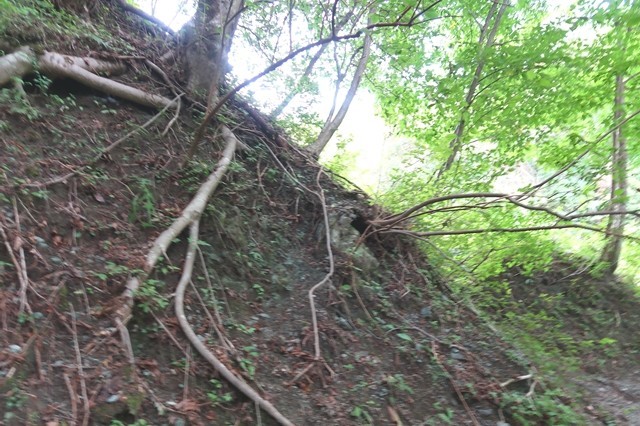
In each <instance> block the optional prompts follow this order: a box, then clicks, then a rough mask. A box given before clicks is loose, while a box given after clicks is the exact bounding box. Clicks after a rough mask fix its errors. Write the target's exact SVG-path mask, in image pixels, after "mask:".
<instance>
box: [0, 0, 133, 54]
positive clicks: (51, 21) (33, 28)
mask: <svg viewBox="0 0 640 426" xmlns="http://www.w3.org/2000/svg"><path fill="white" fill-rule="evenodd" d="M0 39H4V40H11V43H15V44H16V46H15V47H17V45H20V44H24V43H30V44H34V43H43V44H45V45H46V44H47V43H50V42H52V41H56V40H60V39H65V40H66V42H70V41H71V40H78V41H80V42H81V43H83V44H85V45H87V46H90V47H92V48H96V49H108V50H112V51H120V52H122V53H125V52H130V51H131V50H133V48H132V47H131V46H130V45H128V44H127V43H126V42H125V41H123V40H122V39H118V38H114V37H113V36H112V35H111V34H110V32H109V31H107V30H106V29H105V28H103V27H102V26H101V25H100V24H99V23H98V22H95V21H87V22H85V21H83V20H81V19H79V18H78V17H77V16H76V15H74V14H70V13H67V12H66V11H65V10H64V9H63V8H58V7H56V6H55V5H54V4H53V2H51V1H49V0H0Z"/></svg>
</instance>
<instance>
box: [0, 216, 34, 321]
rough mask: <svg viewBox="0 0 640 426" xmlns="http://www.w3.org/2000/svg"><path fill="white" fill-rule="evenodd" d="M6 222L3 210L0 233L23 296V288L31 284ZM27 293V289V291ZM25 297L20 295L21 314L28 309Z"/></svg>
mask: <svg viewBox="0 0 640 426" xmlns="http://www.w3.org/2000/svg"><path fill="white" fill-rule="evenodd" d="M6 226H7V225H6V222H5V219H4V215H3V214H2V212H1V211H0V235H2V239H3V241H4V245H5V247H6V249H7V253H9V257H10V258H11V262H12V263H13V267H14V268H16V274H17V276H18V282H19V283H20V295H21V296H22V289H23V288H27V287H28V286H29V281H28V279H27V280H25V278H24V277H25V275H26V274H23V272H22V266H20V265H21V264H20V262H19V261H18V258H16V255H15V253H14V251H13V248H12V247H11V243H10V242H9V237H8V236H7V233H6V232H5V227H6ZM25 293H26V291H25ZM22 301H23V298H22V297H20V311H19V314H18V315H20V314H22V313H23V312H24V309H25V307H27V309H28V305H27V302H26V297H25V298H24V302H25V303H24V304H23V303H22Z"/></svg>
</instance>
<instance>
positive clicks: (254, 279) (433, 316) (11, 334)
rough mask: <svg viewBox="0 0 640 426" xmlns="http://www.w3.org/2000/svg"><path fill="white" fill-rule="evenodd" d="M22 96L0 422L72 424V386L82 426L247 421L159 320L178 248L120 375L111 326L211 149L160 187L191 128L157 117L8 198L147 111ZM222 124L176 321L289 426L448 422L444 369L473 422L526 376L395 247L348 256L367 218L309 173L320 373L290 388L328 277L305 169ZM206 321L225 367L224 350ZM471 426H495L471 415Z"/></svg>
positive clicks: (249, 126)
mask: <svg viewBox="0 0 640 426" xmlns="http://www.w3.org/2000/svg"><path fill="white" fill-rule="evenodd" d="M28 99H29V102H30V106H28V108H30V109H32V113H33V116H31V117H29V116H26V115H25V114H23V113H21V112H19V111H18V112H17V111H15V108H14V107H15V104H4V106H3V107H2V110H1V112H0V114H1V119H2V120H3V121H4V122H6V123H9V128H5V129H4V132H3V140H2V143H3V147H4V149H3V153H2V164H3V182H2V184H3V194H4V195H3V196H2V198H3V206H2V215H3V222H4V226H5V229H6V231H7V242H8V243H9V244H12V245H13V247H12V252H14V253H18V252H17V251H16V249H17V245H20V247H21V248H22V249H23V251H24V253H25V261H24V266H25V269H24V272H26V273H27V274H28V278H29V281H30V283H31V284H30V287H29V292H28V294H27V298H28V303H29V306H30V309H31V312H29V311H25V313H23V314H22V315H18V310H19V302H20V301H19V297H18V284H17V283H18V281H17V280H16V275H15V269H14V268H13V267H12V261H11V258H10V256H9V252H8V249H7V247H5V246H3V248H2V252H0V253H1V256H2V257H1V258H2V261H3V265H4V269H3V270H4V273H3V275H2V279H3V282H4V283H5V285H4V286H3V294H2V304H3V312H4V315H3V329H4V330H5V333H3V338H2V339H3V342H2V345H3V351H2V355H0V356H1V357H2V373H3V374H2V378H1V379H0V380H2V392H3V394H4V396H5V401H4V405H3V410H5V417H6V418H7V419H8V421H7V424H22V423H23V422H24V421H25V420H27V419H31V420H30V421H32V422H36V423H37V422H39V421H51V422H55V421H58V422H63V421H69V420H70V419H71V418H72V417H73V415H74V414H73V413H74V412H75V413H76V415H77V416H78V419H79V418H81V417H82V415H83V401H82V397H83V393H84V392H85V390H82V389H81V387H84V388H86V394H87V397H88V398H89V400H90V412H91V419H92V422H93V423H95V424H109V423H110V422H111V421H112V419H119V420H121V421H124V422H133V421H134V420H135V419H145V420H147V421H148V422H149V423H151V424H162V423H167V422H168V423H171V424H178V423H176V422H178V420H177V419H179V418H185V419H189V420H191V421H192V422H193V423H194V424H211V422H216V424H223V423H224V422H230V423H234V422H235V421H237V420H238V419H245V418H251V417H255V411H254V408H253V406H251V405H247V404H246V402H244V400H243V398H241V397H239V396H238V395H237V394H235V393H234V391H233V389H230V388H229V387H228V385H227V384H226V383H224V382H221V381H218V380H217V379H216V377H217V374H216V373H215V372H214V371H213V370H212V369H211V368H210V367H208V366H207V365H206V363H205V362H204V361H202V360H201V359H199V357H198V356H196V355H191V352H190V350H188V349H187V348H188V346H189V345H188V344H187V342H186V341H185V340H184V339H183V337H182V335H181V331H180V330H179V327H178V326H177V324H176V321H175V318H174V316H173V308H172V292H173V291H174V288H175V283H176V281H177V276H178V273H177V272H178V270H179V269H180V267H181V264H182V261H183V260H182V256H183V255H184V247H185V244H184V242H185V240H186V235H185V236H183V237H182V238H181V242H179V243H177V244H175V245H174V246H173V247H172V248H171V250H170V252H169V253H168V258H167V260H166V262H164V263H162V265H161V266H160V267H159V268H157V272H156V273H155V274H154V275H153V276H152V277H151V279H150V280H148V281H147V283H146V284H145V286H143V288H142V290H141V291H140V294H139V295H138V304H137V305H136V308H135V310H134V316H133V319H132V320H131V322H130V326H129V329H130V331H131V341H132V344H133V353H134V355H135V357H136V359H135V368H136V370H135V371H132V370H131V365H130V363H129V362H128V360H127V359H126V351H125V350H124V349H125V348H123V347H122V342H121V341H120V339H119V338H118V335H117V334H116V333H115V330H114V326H113V323H112V321H111V315H112V314H113V312H114V310H115V309H117V308H118V303H119V296H120V294H121V293H122V291H123V287H124V284H125V281H126V279H127V277H128V276H129V275H130V274H131V273H135V272H136V271H135V270H136V269H137V268H139V267H140V265H141V263H142V258H143V256H144V255H145V254H146V251H147V249H148V247H149V244H150V242H151V241H152V240H153V238H154V236H155V235H157V233H158V232H159V231H160V230H162V229H163V227H165V226H167V225H168V224H169V223H170V221H171V218H172V217H174V216H176V215H177V213H179V211H180V210H181V208H182V207H183V206H184V205H185V204H186V203H187V202H188V200H189V198H190V196H191V195H192V194H193V193H194V192H195V190H196V189H197V187H198V186H199V184H200V182H201V181H202V180H204V178H205V177H206V175H207V174H208V172H209V171H210V169H211V168H212V166H213V165H214V164H215V159H216V154H217V150H218V148H217V144H216V142H215V141H214V142H212V143H211V145H210V147H209V148H206V150H207V151H209V152H207V153H204V152H203V153H202V154H201V155H200V157H199V160H198V161H194V162H192V163H191V164H189V166H188V167H187V168H185V169H183V170H180V171H176V170H175V169H174V168H172V164H175V163H176V160H177V157H178V155H179V154H180V151H181V150H182V146H183V145H181V144H178V143H176V139H183V140H184V139H187V140H188V138H187V135H188V132H189V130H190V128H192V127H193V125H194V123H193V122H191V121H190V120H189V119H186V118H185V119H184V120H182V121H181V122H179V123H178V124H176V125H175V127H174V128H173V131H172V132H171V133H169V135H170V136H168V137H166V138H163V137H161V136H160V132H161V131H162V129H163V128H164V126H165V125H166V124H167V122H168V121H169V119H170V118H171V117H170V116H169V117H163V118H161V119H159V120H158V121H157V122H155V123H154V124H153V126H152V127H151V128H149V129H148V130H147V132H144V133H142V134H138V135H135V136H132V137H131V138H130V139H129V140H128V141H127V142H126V143H125V144H123V146H122V147H121V148H119V149H117V150H115V151H113V152H112V153H110V154H109V155H108V156H107V157H105V158H102V159H101V160H100V161H98V162H97V163H96V164H95V165H93V166H92V167H91V168H89V169H87V170H86V171H84V172H82V173H80V174H79V175H78V176H77V177H73V178H70V179H69V180H68V181H66V182H62V183H56V184H52V185H48V186H35V187H33V186H31V187H25V184H38V183H41V182H46V181H47V179H50V178H52V177H55V176H58V175H63V174H64V173H65V172H66V171H67V170H69V168H70V167H73V166H74V164H78V163H80V162H82V161H83V160H84V159H88V158H92V156H94V155H95V152H96V151H97V150H99V149H100V148H101V147H102V146H104V145H105V144H107V143H108V142H109V141H113V140H115V139H117V138H119V137H120V136H122V135H123V134H126V133H127V132H129V131H131V130H132V129H135V126H136V125H137V124H141V123H143V122H144V121H146V120H148V119H149V118H150V117H151V116H152V114H154V112H153V111H148V112H145V111H141V110H140V109H139V108H137V107H136V106H134V105H128V104H125V103H122V102H119V101H117V100H114V99H109V98H107V97H105V96H103V95H101V94H99V93H93V92H88V91H87V90H86V89H83V88H82V87H79V86H76V85H74V84H71V83H69V82H64V81H63V82H56V83H54V84H53V85H52V86H51V87H49V88H48V90H47V92H46V94H40V93H38V92H37V91H30V93H28ZM234 120H236V126H237V127H236V128H235V131H236V133H237V134H238V136H239V138H240V140H241V141H242V142H243V143H245V144H246V145H247V148H246V149H245V150H243V151H242V152H241V153H240V154H239V155H238V158H237V160H236V161H235V162H234V163H233V165H232V168H231V172H230V173H229V174H228V175H227V176H226V177H225V180H224V183H223V185H222V186H221V187H220V188H219V190H218V192H217V193H216V194H215V196H214V199H213V200H212V202H211V204H210V206H209V207H208V208H207V212H206V215H205V218H204V219H203V224H202V226H203V229H202V232H201V243H200V249H201V254H202V258H203V260H204V264H205V265H206V272H205V268H204V267H203V266H202V265H203V264H201V263H200V264H198V270H197V272H196V275H195V277H194V286H195V288H197V289H198V293H196V292H195V291H193V289H192V290H190V291H189V293H188V295H187V297H188V306H187V314H188V319H189V320H190V321H191V322H192V324H193V326H194V328H195V330H196V332H197V333H198V334H199V336H201V337H202V339H203V341H205V342H206V343H207V344H208V345H209V346H210V347H211V348H212V349H213V350H214V352H215V353H216V354H217V355H218V356H220V357H221V358H222V359H224V360H225V362H226V363H227V364H228V365H229V366H230V367H232V368H233V369H234V371H236V373H237V374H240V375H243V376H244V377H245V379H246V380H247V381H249V382H250V383H252V384H253V385H254V386H255V387H256V388H257V389H260V390H261V391H262V392H263V393H264V394H265V395H268V396H269V399H270V400H271V401H272V402H273V403H274V404H275V405H276V406H278V407H279V408H280V410H281V411H282V412H283V413H285V414H286V415H287V416H289V417H290V419H291V420H292V421H294V422H295V423H296V424H327V422H328V423H329V424H351V423H353V424H358V423H363V422H365V423H366V422H367V421H369V420H371V421H373V422H374V423H379V422H382V423H384V422H386V421H389V420H384V419H393V418H395V417H396V416H397V417H398V418H399V419H404V422H406V423H408V424H419V423H422V422H428V421H429V419H437V418H439V417H438V416H440V417H442V419H445V418H446V419H448V420H446V421H451V422H453V423H454V424H465V423H469V422H470V420H469V415H468V414H467V413H466V412H465V409H464V407H463V406H462V405H460V403H459V402H456V400H457V397H456V396H455V395H454V390H453V389H452V387H451V385H452V382H451V381H450V380H449V379H448V378H447V377H446V374H445V371H444V369H443V367H446V368H448V369H450V370H451V373H452V374H453V375H454V376H455V378H454V379H453V382H454V383H455V384H456V386H457V387H458V389H459V391H460V392H464V393H465V394H466V395H467V396H470V393H469V392H473V393H474V394H475V398H477V399H479V400H482V403H480V402H479V403H478V406H484V405H487V404H488V402H487V401H489V400H491V399H492V398H490V397H489V393H490V392H491V391H494V390H497V388H496V386H497V383H498V381H499V380H504V379H508V378H509V377H512V376H514V375H517V374H521V373H524V372H526V370H524V369H523V368H522V367H517V366H516V365H514V364H513V363H512V362H510V361H509V360H507V359H506V358H505V356H504V355H503V353H504V349H502V346H501V344H500V343H499V342H498V341H497V340H496V339H495V337H493V336H490V337H486V336H484V337H483V334H482V333H479V332H478V324H477V320H476V319H475V318H473V316H472V315H471V314H469V313H468V312H465V311H464V310H462V309H461V308H459V307H458V306H456V304H455V303H453V302H452V301H451V299H449V298H448V297H447V296H446V295H444V294H442V293H441V292H440V290H438V288H437V286H436V285H435V282H436V281H435V280H434V278H433V273H432V272H431V270H430V267H429V266H428V265H427V264H426V263H424V261H422V260H420V255H419V254H418V252H417V251H416V249H415V247H413V246H412V245H411V244H409V243H406V242H403V241H400V240H396V239H391V238H389V239H384V240H371V241H367V242H365V243H364V244H361V245H360V246H358V245H357V243H358V241H357V240H358V237H359V236H360V232H361V231H363V230H364V226H365V225H364V224H365V221H366V219H367V217H369V216H370V215H371V214H372V212H373V209H372V208H370V207H369V206H368V205H367V203H366V199H365V197H364V196H363V195H362V194H358V193H353V192H347V191H345V190H342V189H340V188H339V187H338V186H336V184H334V183H333V182H331V181H330V180H329V178H328V177H327V175H326V174H324V173H321V174H320V179H319V183H320V185H321V187H322V188H323V190H324V191H325V198H326V206H327V209H328V214H329V222H330V232H331V235H332V240H333V256H334V262H335V264H336V272H335V275H334V277H333V278H332V280H331V282H330V283H329V284H327V285H326V286H324V287H323V288H321V289H319V290H318V292H317V298H316V307H317V310H318V318H319V330H320V336H321V350H322V355H323V358H324V362H321V363H317V365H315V366H314V367H313V368H311V369H310V370H308V371H307V372H306V373H304V374H302V375H301V376H299V373H300V372H302V371H304V370H305V368H306V367H308V366H309V365H310V363H311V362H313V354H314V351H313V336H312V334H311V330H310V321H311V316H310V315H311V314H310V306H309V301H308V295H307V292H308V290H309V288H310V287H312V286H313V285H315V284H316V283H318V282H319V281H320V280H321V279H322V278H323V277H324V276H325V274H326V273H327V272H328V270H329V263H328V258H327V256H328V254H327V250H326V247H325V231H324V216H323V210H322V204H321V201H320V198H318V195H317V194H316V193H317V192H319V188H320V187H318V186H317V183H316V178H317V176H318V173H319V170H320V169H319V168H318V166H317V165H314V164H313V163H310V162H309V160H307V159H306V158H304V157H302V156H300V155H299V154H297V153H296V152H295V151H293V150H292V149H291V148H284V149H283V148H281V147H277V146H274V145H272V144H271V142H270V141H269V140H268V139H267V138H265V137H263V136H261V130H260V129H259V128H257V127H256V126H255V124H254V123H253V122H252V120H251V119H249V118H247V117H246V116H243V113H242V112H241V111H236V112H235V113H234ZM176 136H177V137H176ZM18 222H19V228H18ZM205 308H206V310H205ZM216 318H219V319H220V320H221V321H222V323H218V321H217V320H216ZM210 319H212V320H213V321H214V323H215V324H216V326H217V327H218V328H219V330H220V332H221V333H223V334H224V335H225V336H226V338H227V339H229V341H230V342H231V343H232V344H233V347H234V348H235V351H229V350H225V349H224V348H223V346H222V344H221V343H220V342H219V340H218V336H217V334H216V332H215V331H214V326H213V324H212V323H211V322H210ZM435 357H437V359H436V358H435ZM79 360H81V362H82V365H83V373H82V377H83V380H81V376H80V373H79V372H78V364H79ZM186 364H188V369H187V365H186ZM298 376H299V377H298ZM141 383H142V384H141ZM74 404H75V405H76V406H75V407H74ZM160 407H162V409H161V408H160ZM159 412H164V413H165V414H164V415H161V414H160V413H159ZM482 413H483V414H484V415H485V416H486V419H487V422H486V424H495V421H496V416H497V411H496V410H495V409H494V408H491V405H490V404H489V405H488V406H487V407H485V408H484V411H482ZM7 416H8V417H7ZM9 419H15V421H9ZM36 419H37V421H36ZM489 419H493V420H490V421H489ZM265 421H266V420H265ZM442 421H445V420H442ZM218 422H219V423H218ZM432 423H433V424H439V422H438V421H435V422H432Z"/></svg>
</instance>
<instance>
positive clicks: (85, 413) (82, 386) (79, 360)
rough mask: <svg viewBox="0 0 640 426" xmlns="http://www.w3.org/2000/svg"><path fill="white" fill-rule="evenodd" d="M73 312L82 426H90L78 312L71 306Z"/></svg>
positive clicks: (72, 327)
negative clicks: (79, 342)
mask: <svg viewBox="0 0 640 426" xmlns="http://www.w3.org/2000/svg"><path fill="white" fill-rule="evenodd" d="M69 308H70V310H71V329H72V330H73V348H74V349H75V352H76V363H77V366H78V377H79V378H80V392H82V402H83V413H82V426H87V425H88V424H89V416H90V414H91V412H90V409H89V397H88V396H87V383H86V381H85V378H84V369H83V367H82V354H81V353H80V345H79V344H78V330H77V328H76V311H75V309H73V304H69Z"/></svg>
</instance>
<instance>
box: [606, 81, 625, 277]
mask: <svg viewBox="0 0 640 426" xmlns="http://www.w3.org/2000/svg"><path fill="white" fill-rule="evenodd" d="M625 83H626V82H625V80H624V77H623V76H622V75H618V76H617V77H616V92H615V99H614V110H613V123H614V124H617V123H620V122H621V121H622V120H623V119H624V115H625V113H624V91H625ZM612 142H613V150H612V151H613V152H612V154H611V200H610V204H611V207H610V209H609V210H611V211H613V212H623V211H625V210H626V204H627V141H626V139H625V136H624V131H623V126H620V127H618V128H617V129H616V130H615V131H614V132H613V136H612ZM624 219H625V216H624V215H623V214H612V215H611V216H609V223H608V224H607V237H606V239H605V244H604V248H603V250H602V256H601V258H600V260H601V261H603V262H605V263H606V264H607V272H609V273H611V274H613V273H614V272H615V271H616V269H617V268H618V262H619V260H620V252H621V251H622V234H623V232H624V222H625V221H624Z"/></svg>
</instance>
